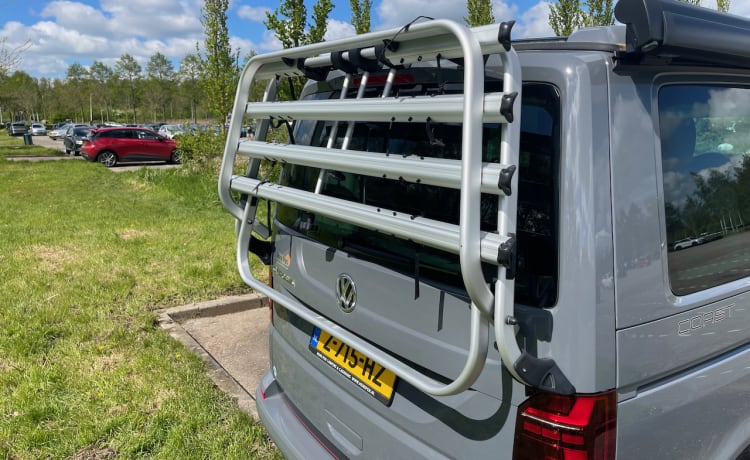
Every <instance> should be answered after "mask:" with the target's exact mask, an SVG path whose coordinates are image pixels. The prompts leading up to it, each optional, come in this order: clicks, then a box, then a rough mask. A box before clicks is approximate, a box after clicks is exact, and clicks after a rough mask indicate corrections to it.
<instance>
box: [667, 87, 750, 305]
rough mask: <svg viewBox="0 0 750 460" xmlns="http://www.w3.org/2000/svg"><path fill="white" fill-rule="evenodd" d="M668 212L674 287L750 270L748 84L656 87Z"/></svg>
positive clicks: (680, 289) (685, 288)
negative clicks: (735, 85) (747, 223)
mask: <svg viewBox="0 0 750 460" xmlns="http://www.w3.org/2000/svg"><path fill="white" fill-rule="evenodd" d="M659 125H660V133H661V156H662V180H663V184H664V202H665V203H664V218H665V222H666V236H667V253H668V268H669V280H670V285H671V288H672V292H673V293H674V294H676V295H686V294H691V293H694V292H698V291H700V290H703V289H707V288H710V287H714V286H718V285H720V284H723V283H726V282H729V281H733V280H737V279H740V278H744V277H746V276H748V273H750V238H749V237H748V235H750V234H749V233H748V232H747V229H748V227H746V221H747V219H748V216H750V200H748V199H747V198H746V197H747V195H748V192H750V88H747V87H733V86H723V85H672V86H665V87H663V88H661V89H660V91H659Z"/></svg>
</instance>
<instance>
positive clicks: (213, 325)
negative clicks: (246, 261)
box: [159, 294, 269, 420]
mask: <svg viewBox="0 0 750 460" xmlns="http://www.w3.org/2000/svg"><path fill="white" fill-rule="evenodd" d="M267 305H268V304H267V300H266V299H265V298H264V297H262V296H259V295H257V294H248V295H244V296H236V297H227V298H225V299H219V300H215V301H210V302H204V303H199V304H190V305H185V306H181V307H176V308H171V309H168V310H164V311H162V312H161V314H160V316H159V324H160V325H161V326H162V327H163V328H164V329H166V330H168V331H169V333H170V335H172V337H174V338H176V339H177V340H179V341H180V342H182V343H183V344H184V345H185V346H186V347H187V348H188V349H190V350H191V351H193V352H194V353H196V354H197V355H198V356H200V357H202V358H203V360H204V361H205V362H206V364H207V365H208V368H209V376H210V377H211V379H212V380H213V381H214V383H216V385H217V386H218V387H219V388H220V389H222V390H223V391H224V392H226V393H228V394H229V395H230V396H232V397H233V398H234V399H235V400H236V401H237V405H238V406H239V407H240V409H242V410H244V411H246V412H249V413H250V414H251V415H252V416H253V417H254V418H255V419H256V420H257V419H258V412H257V410H256V408H255V388H256V387H257V386H258V383H259V382H260V378H261V376H262V375H263V373H265V372H266V370H267V369H268V363H269V361H268V326H269V313H268V308H267Z"/></svg>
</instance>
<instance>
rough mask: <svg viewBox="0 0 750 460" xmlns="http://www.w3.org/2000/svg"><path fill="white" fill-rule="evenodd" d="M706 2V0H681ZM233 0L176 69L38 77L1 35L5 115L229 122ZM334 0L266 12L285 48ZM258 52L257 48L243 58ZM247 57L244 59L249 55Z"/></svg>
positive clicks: (212, 4)
mask: <svg viewBox="0 0 750 460" xmlns="http://www.w3.org/2000/svg"><path fill="white" fill-rule="evenodd" d="M681 1H683V2H687V3H691V4H694V5H700V3H701V0H681ZM349 3H350V7H351V12H352V15H351V24H352V25H353V26H354V29H355V31H356V33H358V34H360V33H366V32H369V31H370V11H371V8H372V2H371V0H349ZM613 3H614V0H556V1H555V3H553V4H551V5H550V15H549V23H550V26H551V27H552V29H553V31H554V32H555V34H556V35H559V36H565V35H569V34H571V33H572V32H573V31H574V30H576V29H578V28H580V27H586V26H597V25H611V24H613V23H614V17H613V8H614V6H613ZM729 3H730V0H717V8H718V9H719V10H720V11H728V10H729ZM228 7H229V0H206V1H205V3H204V7H203V8H202V11H201V13H202V16H201V23H202V25H203V27H204V33H205V40H204V43H203V52H201V51H200V49H199V46H198V44H197V43H196V49H195V52H193V53H189V54H187V55H185V56H184V57H183V58H182V60H181V61H180V62H179V65H178V66H177V68H175V66H174V64H173V63H172V62H171V61H170V60H169V59H167V57H166V56H164V55H163V54H161V53H158V52H157V53H155V54H154V55H152V56H151V57H150V59H149V60H148V63H147V64H146V68H145V69H144V68H142V66H141V65H140V64H139V63H138V62H137V61H136V59H135V58H134V57H133V56H131V55H130V54H127V53H126V54H123V55H122V56H120V58H119V59H118V60H117V61H116V62H115V64H114V66H108V65H107V64H105V63H104V62H102V61H98V60H95V61H93V62H92V64H91V65H90V66H89V67H85V66H83V65H82V64H80V63H78V62H75V63H73V64H71V65H70V66H69V67H68V69H67V71H66V75H65V78H34V77H32V76H30V75H29V74H27V73H26V72H22V71H15V72H11V70H12V69H13V67H15V66H16V65H17V64H18V62H19V60H20V56H21V55H22V53H23V52H24V51H25V50H26V49H27V48H28V46H27V45H23V46H21V47H19V48H15V49H8V48H7V47H6V46H5V45H6V39H5V38H2V39H0V119H1V120H3V121H9V120H11V119H13V120H15V119H20V120H46V121H48V122H50V123H51V122H56V121H62V120H67V119H70V120H76V121H82V122H90V123H93V122H106V121H119V122H127V123H145V122H159V121H167V120H175V119H179V120H193V121H198V120H203V119H214V120H216V121H219V122H221V121H223V119H224V117H225V116H226V114H228V113H229V111H230V110H231V106H232V102H233V97H234V90H235V87H236V84H237V78H238V76H239V71H240V69H241V67H242V65H244V62H240V56H239V51H237V50H232V48H231V46H230V44H229V33H228V29H227V25H226V21H227V14H226V12H227V9H228ZM333 8H334V5H333V3H332V1H331V0H317V2H316V3H315V4H314V5H313V7H312V14H311V15H310V16H309V17H308V12H307V8H306V6H305V3H304V1H303V0H280V2H279V8H277V9H275V10H274V11H272V12H268V13H266V20H265V21H264V24H265V26H266V27H267V28H268V29H269V30H272V31H273V32H274V34H275V36H276V38H277V39H278V40H279V41H280V42H281V43H282V45H283V47H284V48H289V47H294V46H300V45H306V44H311V43H317V42H320V41H322V40H323V37H324V36H325V33H326V30H327V21H328V17H329V15H330V13H331V11H332V10H333ZM466 8H467V16H466V17H464V21H465V22H466V24H467V25H469V26H478V25H483V24H490V23H493V22H494V21H495V18H494V16H493V13H492V1H491V0H467V4H466ZM253 54H254V53H253V52H252V51H251V52H250V53H248V55H247V56H245V58H244V60H247V59H249V58H250V57H251V56H252V55H253ZM244 60H243V61H244Z"/></svg>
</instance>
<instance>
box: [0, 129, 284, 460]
mask: <svg viewBox="0 0 750 460" xmlns="http://www.w3.org/2000/svg"><path fill="white" fill-rule="evenodd" d="M0 137H1V136H0ZM6 150H7V148H4V147H0V156H2V155H5V154H6V153H7V152H6ZM0 203H3V206H0V235H1V237H0V279H1V280H2V282H0V458H5V459H38V458H68V457H73V456H76V457H75V458H94V457H95V455H100V457H96V458H105V457H103V456H102V455H105V454H108V455H112V456H115V455H116V456H117V458H124V459H129V458H164V459H178V458H196V459H206V458H221V459H224V458H280V455H279V454H278V452H277V451H276V450H275V449H274V448H273V447H272V446H271V445H270V443H269V442H268V441H267V439H266V437H265V435H264V431H263V429H262V427H260V426H259V425H257V424H255V423H254V422H253V421H252V419H251V417H249V416H248V415H247V414H245V413H244V412H242V411H240V410H239V409H238V408H237V407H236V405H235V404H233V402H232V401H231V400H230V398H229V397H228V396H226V395H225V394H224V393H222V392H221V391H220V390H218V389H217V388H216V387H215V386H214V385H213V383H212V382H211V380H210V379H209V378H208V377H207V375H206V368H205V366H204V364H203V362H202V361H201V360H200V359H199V358H197V357H196V356H194V355H193V354H191V353H190V352H188V351H187V350H186V349H185V348H184V347H183V346H182V345H181V344H179V343H178V342H176V341H175V340H173V339H172V338H171V337H170V336H169V335H168V334H167V333H166V332H164V331H162V330H161V329H160V328H159V326H158V325H157V324H156V314H155V310H157V309H161V308H166V307H171V306H175V305H180V304H184V303H187V302H196V301H203V300H207V299H212V298H216V297H219V296H222V295H227V294H236V293H242V292H247V290H248V288H247V287H246V286H245V285H244V283H243V282H242V281H241V280H240V278H239V275H238V274H237V270H236V267H235V257H234V245H235V233H234V222H233V220H232V219H231V217H230V216H229V214H227V213H226V212H225V211H224V209H223V207H222V206H221V205H220V204H219V202H218V198H217V197H216V180H215V178H211V177H206V176H205V175H199V174H194V173H189V172H187V171H186V170H182V169H173V170H160V171H155V170H145V169H142V170H140V171H137V172H124V173H118V174H114V173H113V172H111V171H109V170H107V169H106V168H104V167H101V166H100V165H98V164H91V163H87V162H82V161H65V162H58V161H55V162H37V163H29V162H19V163H16V162H6V161H1V160H0ZM106 458H109V457H106Z"/></svg>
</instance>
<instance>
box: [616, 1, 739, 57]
mask: <svg viewBox="0 0 750 460" xmlns="http://www.w3.org/2000/svg"><path fill="white" fill-rule="evenodd" d="M615 18H616V19H617V20H618V21H620V22H621V23H623V24H625V26H626V38H625V45H626V48H625V51H624V52H621V53H617V58H618V59H620V60H623V61H624V62H627V63H628V64H635V63H638V62H643V63H648V62H653V61H662V62H674V63H679V62H690V63H696V64H697V63H703V64H709V65H722V66H728V67H740V68H750V46H748V43H750V19H748V18H744V17H741V16H735V15H731V14H727V13H720V12H718V11H714V10H710V9H708V8H702V7H699V6H693V5H690V4H687V3H683V2H679V1H677V0H619V1H618V2H617V5H616V6H615Z"/></svg>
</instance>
